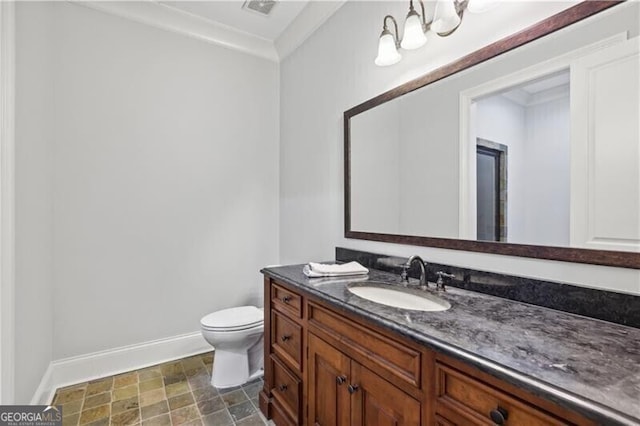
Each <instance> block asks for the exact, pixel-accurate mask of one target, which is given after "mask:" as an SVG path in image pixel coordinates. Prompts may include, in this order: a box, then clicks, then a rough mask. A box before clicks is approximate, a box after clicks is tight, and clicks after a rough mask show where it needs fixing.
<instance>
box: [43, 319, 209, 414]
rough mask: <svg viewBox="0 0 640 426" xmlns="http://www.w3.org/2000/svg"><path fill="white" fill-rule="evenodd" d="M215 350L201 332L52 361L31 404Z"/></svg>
mask: <svg viewBox="0 0 640 426" xmlns="http://www.w3.org/2000/svg"><path fill="white" fill-rule="evenodd" d="M210 350H212V348H211V345H209V344H208V343H207V342H206V341H205V340H204V338H203V337H202V334H201V333H200V332H199V331H198V332H195V333H189V334H182V335H179V336H173V337H168V338H165V339H159V340H153V341H150V342H145V343H140V344H136V345H130V346H123V347H120V348H115V349H109V350H106V351H100V352H94V353H90V354H86V355H80V356H76V357H71V358H65V359H60V360H56V361H52V362H51V364H49V367H48V368H47V371H46V372H45V374H44V376H43V377H42V381H41V382H40V386H38V389H37V390H36V392H35V394H34V395H33V398H32V400H31V404H49V403H50V402H51V401H52V399H53V396H54V394H55V391H56V389H58V388H60V387H64V386H69V385H73V384H76V383H82V382H86V381H89V380H93V379H97V378H99V377H105V376H112V375H114V374H119V373H124V372H126V371H131V370H137V369H140V368H145V367H149V366H151V365H155V364H160V363H163V362H167V361H171V360H174V359H180V358H184V357H187V356H190V355H196V354H199V353H203V352H207V351H210Z"/></svg>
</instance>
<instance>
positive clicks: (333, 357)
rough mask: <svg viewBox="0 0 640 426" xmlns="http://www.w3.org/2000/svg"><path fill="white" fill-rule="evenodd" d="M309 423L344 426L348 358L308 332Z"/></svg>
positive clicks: (318, 425) (348, 410)
mask: <svg viewBox="0 0 640 426" xmlns="http://www.w3.org/2000/svg"><path fill="white" fill-rule="evenodd" d="M308 345H309V363H308V365H309V376H308V379H309V387H308V404H309V417H308V424H309V425H317V426H348V425H349V412H350V408H351V407H350V400H349V397H350V395H349V392H348V391H347V386H348V384H349V367H350V362H351V360H350V359H349V358H348V357H347V356H345V355H344V354H343V353H342V352H340V351H338V350H337V349H335V348H334V347H333V346H331V345H329V344H328V343H325V342H324V341H323V340H321V339H319V338H318V337H316V336H314V335H313V334H311V333H309V342H308Z"/></svg>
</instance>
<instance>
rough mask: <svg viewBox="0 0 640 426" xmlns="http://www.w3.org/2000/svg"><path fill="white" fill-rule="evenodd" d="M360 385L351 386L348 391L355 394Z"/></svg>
mask: <svg viewBox="0 0 640 426" xmlns="http://www.w3.org/2000/svg"><path fill="white" fill-rule="evenodd" d="M358 388H359V387H358V385H349V387H348V388H347V390H348V391H349V393H355V392H356V391H357V390H358Z"/></svg>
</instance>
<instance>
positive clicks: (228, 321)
mask: <svg viewBox="0 0 640 426" xmlns="http://www.w3.org/2000/svg"><path fill="white" fill-rule="evenodd" d="M263 321H264V311H263V310H262V309H260V308H256V307H255V306H239V307H237V308H229V309H223V310H221V311H216V312H214V313H212V314H209V315H206V316H204V317H203V318H202V319H201V320H200V325H202V327H204V328H209V329H236V330H238V329H245V328H251V327H255V326H256V325H259V324H260V323H262V322H263Z"/></svg>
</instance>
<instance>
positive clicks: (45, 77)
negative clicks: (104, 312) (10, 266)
mask: <svg viewBox="0 0 640 426" xmlns="http://www.w3.org/2000/svg"><path fill="white" fill-rule="evenodd" d="M52 8H53V4H52V3H51V4H42V5H34V4H25V3H18V4H17V7H16V156H15V170H16V189H15V194H16V211H15V217H16V281H15V315H16V316H15V336H16V339H15V340H16V341H15V401H16V403H29V401H30V400H31V397H32V396H33V392H34V390H35V389H36V387H37V386H38V384H39V383H40V379H41V378H42V375H43V374H44V372H45V370H46V369H47V367H48V365H49V362H50V361H51V358H52V353H53V301H52V298H53V250H52V249H53V215H52V189H53V188H52V180H51V178H52V153H53V137H52V134H53V125H54V122H53V114H52V113H53V84H52V83H53V81H52V75H51V74H50V73H49V70H50V64H51V61H52V59H53V57H52V54H53V52H52V50H51V47H52V44H51V39H50V37H49V35H50V30H51V25H52V21H51V19H50V16H51V11H52Z"/></svg>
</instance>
